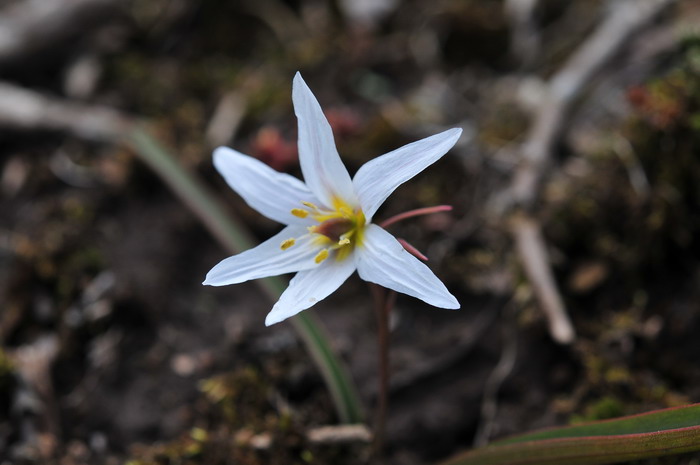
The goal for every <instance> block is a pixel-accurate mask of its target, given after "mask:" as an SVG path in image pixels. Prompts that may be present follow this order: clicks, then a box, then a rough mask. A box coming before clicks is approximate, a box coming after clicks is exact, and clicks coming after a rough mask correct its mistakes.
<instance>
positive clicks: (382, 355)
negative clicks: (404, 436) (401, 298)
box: [370, 284, 396, 457]
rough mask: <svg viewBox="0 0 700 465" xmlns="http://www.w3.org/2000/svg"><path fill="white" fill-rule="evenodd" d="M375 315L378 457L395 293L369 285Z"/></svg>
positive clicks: (386, 398) (386, 399)
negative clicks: (377, 366)
mask: <svg viewBox="0 0 700 465" xmlns="http://www.w3.org/2000/svg"><path fill="white" fill-rule="evenodd" d="M370 288H371V290H372V297H373V298H374V309H375V313H376V315H377V342H378V344H377V345H378V349H379V350H378V351H377V352H378V355H379V391H378V397H377V412H376V418H375V427H374V453H375V455H376V456H377V457H380V456H381V455H382V453H383V450H384V436H385V432H386V417H387V412H388V410H389V373H390V369H389V314H390V313H391V309H392V308H393V307H394V302H395V301H396V292H394V291H391V290H388V289H385V288H383V287H382V286H379V285H377V284H370Z"/></svg>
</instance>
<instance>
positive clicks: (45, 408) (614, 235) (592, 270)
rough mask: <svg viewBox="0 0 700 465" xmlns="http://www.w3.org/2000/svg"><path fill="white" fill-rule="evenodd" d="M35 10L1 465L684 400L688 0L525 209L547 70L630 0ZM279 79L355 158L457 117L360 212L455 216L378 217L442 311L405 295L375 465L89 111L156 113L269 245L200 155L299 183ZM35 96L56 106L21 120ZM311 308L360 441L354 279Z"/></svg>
mask: <svg viewBox="0 0 700 465" xmlns="http://www.w3.org/2000/svg"><path fill="white" fill-rule="evenodd" d="M39 3H41V2H38V3H37V2H32V1H29V0H14V1H8V2H5V4H3V5H0V39H2V37H3V33H4V32H5V31H6V30H8V31H11V32H12V33H13V34H15V35H14V36H12V37H20V38H21V40H20V41H19V42H18V43H19V45H18V44H14V45H13V43H12V41H8V42H7V43H3V42H2V40H0V344H1V346H0V463H2V464H5V463H7V464H24V463H28V464H31V463H55V464H61V465H63V464H65V465H71V464H88V463H89V464H118V463H129V464H131V465H137V464H139V465H146V464H148V465H150V464H200V463H201V464H210V465H217V464H234V463H235V464H307V463H312V464H327V463H333V464H345V463H347V464H355V463H392V464H402V465H404V464H406V465H411V464H423V463H437V462H439V461H440V460H444V459H446V458H448V457H450V456H451V455H453V454H455V453H457V452H459V451H463V450H466V449H468V448H471V447H473V446H475V445H483V444H485V443H487V442H488V441H490V440H492V439H496V438H500V437H504V436H506V435H510V434H516V433H518V432H525V431H529V430H532V429H535V428H541V427H546V426H555V425H565V424H570V423H572V422H580V421H586V420H595V419H603V418H612V417H615V416H620V415H626V414H633V413H638V412H644V411H648V410H653V409H656V408H663V407H670V406H677V405H683V404H687V403H692V402H697V401H698V400H700V368H698V363H697V361H698V359H699V357H700V343H699V342H698V338H697V334H698V331H699V330H700V303H699V302H700V260H699V258H700V239H699V238H700V183H699V182H698V180H700V158H698V157H699V155H698V154H700V79H699V77H700V35H698V29H697V24H700V2H697V1H694V0H681V1H676V2H673V1H669V2H666V5H665V7H664V8H662V9H661V10H660V11H659V12H658V14H656V15H653V16H652V17H650V18H649V19H648V20H647V21H645V22H643V24H640V25H639V27H638V28H637V29H635V30H633V31H630V33H629V34H628V35H627V36H626V37H625V38H624V40H622V41H621V43H620V45H619V47H617V48H616V50H615V53H613V54H612V56H611V57H610V58H609V59H606V60H605V61H604V63H603V64H602V65H601V66H599V67H598V68H596V69H595V72H594V73H593V74H592V75H591V76H590V78H589V79H586V80H585V82H584V83H583V84H582V86H581V88H580V89H578V91H577V92H578V93H577V95H576V98H575V99H573V101H572V102H570V105H569V106H568V107H567V111H565V112H563V114H562V115H561V118H560V120H558V123H557V124H558V128H557V131H556V136H555V137H554V138H553V144H552V147H551V150H550V155H551V156H550V158H549V159H548V160H547V162H546V163H545V164H544V165H543V167H542V171H541V182H539V183H538V185H537V188H536V190H535V191H534V192H533V194H534V200H533V201H531V202H529V203H528V202H525V203H523V204H517V202H516V203H513V201H512V199H511V198H510V197H509V196H511V195H512V191H511V190H509V186H511V183H512V182H513V179H514V176H515V173H517V172H518V170H519V169H520V167H521V166H522V164H523V162H522V150H521V148H522V145H523V143H524V142H525V141H526V140H528V139H527V138H528V137H529V136H528V134H529V132H528V130H529V128H531V127H532V125H533V121H535V120H536V118H537V115H538V112H539V111H540V110H541V108H542V107H544V106H545V105H547V97H546V95H547V94H546V93H547V89H548V87H547V86H548V84H549V83H550V82H551V80H552V78H553V77H556V76H558V73H560V71H561V70H562V69H568V68H567V66H569V65H570V62H569V61H567V60H569V58H570V57H571V56H573V55H574V54H575V53H576V52H577V51H578V50H580V48H581V47H582V46H583V44H585V43H586V40H587V39H589V38H590V37H591V36H593V35H594V34H595V33H596V32H597V31H598V28H599V26H600V25H601V24H603V23H604V22H605V21H606V20H607V19H609V17H610V16H611V15H612V14H613V12H614V10H615V8H616V7H617V6H619V4H620V3H621V2H602V1H589V0H576V1H571V2H558V1H554V0H541V1H539V2H532V3H533V5H534V6H535V8H534V10H532V11H529V12H527V11H520V10H518V5H520V6H522V5H523V4H526V3H528V2H518V1H497V0H488V1H477V0H469V1H456V0H454V1H452V0H435V1H432V2H421V1H418V0H407V1H389V0H383V1H377V2H368V3H367V4H366V5H365V3H364V2H349V1H340V0H338V1H324V0H297V1H282V0H256V1H248V0H245V1H224V0H207V1H204V2H194V1H188V0H131V1H127V2H124V1H109V0H80V1H78V0H70V1H68V0H66V2H65V4H63V6H62V7H60V8H58V9H57V10H56V11H53V12H52V13H51V14H50V15H46V14H44V13H45V12H42V11H41V8H40V7H38V6H37V5H38V4H39ZM51 3H53V2H46V3H45V4H44V5H49V4H51ZM608 3H610V4H608ZM362 5H365V6H364V7H363V6H362ZM367 5H369V6H367ZM46 8H47V9H48V10H50V8H51V7H50V6H47V7H46ZM48 10H47V11H48ZM518 11H520V13H518ZM42 14H43V15H44V16H42ZM66 18H67V19H66ZM13 28H16V29H13ZM8 37H9V36H8ZM608 46H609V47H611V48H612V47H613V45H612V43H609V44H606V46H605V47H608ZM3 47H4V48H3ZM13 47H14V48H13ZM296 71H301V72H302V74H303V75H304V78H305V80H306V82H307V83H308V84H309V86H310V87H311V89H312V90H313V91H314V93H315V94H316V96H317V98H318V100H319V101H320V103H321V105H322V106H323V108H324V110H325V111H326V114H327V116H328V118H329V120H330V122H331V125H332V126H333V129H334V133H335V136H336V142H337V145H338V147H339V151H340V153H341V157H342V158H343V160H344V162H345V163H346V165H347V166H348V169H349V171H350V172H351V173H354V172H355V171H356V170H357V169H358V168H359V167H360V166H361V165H362V164H363V163H364V162H366V161H367V160H370V159H372V158H374V157H375V156H378V155H380V154H382V153H385V152H387V151H389V150H391V149H394V148H396V147H399V146H401V145H403V144H405V143H408V142H411V141H413V140H417V139H420V138H422V137H426V136H428V135H432V134H434V133H437V132H439V131H440V130H443V129H447V128H451V127H461V128H463V130H464V133H463V136H462V138H461V140H460V141H459V142H458V144H457V146H456V147H455V148H454V149H453V150H452V151H451V152H450V153H449V154H448V155H447V156H445V157H444V158H443V159H442V160H441V161H439V162H438V163H437V164H436V165H434V166H432V167H430V168H429V169H428V170H426V171H425V172H424V173H421V174H420V175H419V176H417V177H416V178H415V179H413V180H412V181H411V182H409V183H407V184H406V185H404V186H403V187H401V188H400V189H399V190H397V191H396V193H395V194H394V195H392V197H390V199H389V200H388V201H387V203H386V204H385V205H384V206H383V207H382V209H381V210H380V211H379V213H378V216H379V217H380V218H388V217H390V216H391V215H393V214H396V213H399V212H402V211H405V210H409V209H413V208H420V207H425V206H431V205H438V204H449V205H452V206H453V207H454V210H453V211H452V212H449V213H440V214H436V215H432V216H426V217H422V218H416V219H411V220H408V221H405V222H402V223H399V224H396V225H395V226H392V227H391V232H392V233H393V234H395V235H396V236H397V237H402V238H405V239H406V240H408V241H409V242H410V243H412V244H413V245H415V246H416V247H417V248H418V249H419V250H421V251H422V252H423V253H424V254H426V255H427V256H428V257H429V261H428V266H429V267H430V268H431V269H432V270H433V271H434V272H435V274H436V275H437V276H438V277H440V279H441V280H442V281H443V282H444V283H445V284H446V286H447V287H448V289H450V291H451V292H452V293H453V294H454V295H455V296H456V297H457V298H458V300H459V301H460V303H461V305H462V308H461V310H459V311H447V310H442V309H436V308H432V307H430V306H428V305H427V304H424V303H423V302H421V301H419V300H416V299H413V298H410V297H407V296H399V297H398V300H397V303H396V307H395V309H394V311H393V313H392V320H391V367H392V370H391V371H392V378H391V389H390V411H389V418H388V424H387V444H386V452H385V456H386V459H385V462H382V461H380V460H377V459H373V458H371V447H370V445H369V443H368V441H367V440H366V439H357V440H349V441H345V442H341V443H336V442H328V441H323V440H315V439H314V438H313V434H312V432H313V431H315V430H318V428H320V427H324V426H329V425H336V424H337V423H338V417H337V416H336V413H335V410H334V407H333V402H332V400H331V397H330V395H329V393H328V391H327V389H326V387H325V385H324V382H323V379H322V377H321V375H320V373H319V371H318V369H317V367H316V366H315V365H314V363H313V361H312V359H311V357H310V356H309V354H308V353H307V351H306V350H305V347H304V346H303V344H302V343H301V342H300V341H299V339H298V337H297V335H296V333H295V331H294V329H293V327H292V325H290V324H289V323H288V322H286V323H281V324H278V325H274V326H272V327H269V328H267V327H265V325H264V319H265V315H266V314H267V312H268V311H269V310H270V308H271V306H272V304H273V302H272V301H270V299H269V298H268V297H267V296H266V294H265V293H264V292H263V291H262V290H261V289H260V287H259V285H258V284H256V283H255V282H249V283H244V284H239V285H235V286H228V287H222V288H212V287H204V286H202V285H201V282H202V280H203V278H204V276H205V274H206V273H207V271H208V270H209V269H210V268H211V267H212V266H213V265H215V264H216V263H218V261H220V260H221V259H223V258H224V257H225V256H227V255H228V252H227V251H226V250H225V249H224V248H223V247H222V246H221V244H219V243H218V242H217V241H216V240H215V239H214V237H213V236H212V234H211V233H210V231H208V230H207V228H206V227H205V225H203V224H202V222H201V220H200V219H199V218H198V217H197V215H196V214H195V213H193V211H192V210H191V209H190V208H189V206H188V205H187V204H186V203H185V202H183V200H182V199H181V197H179V196H178V195H176V194H175V193H174V192H173V190H172V189H171V188H170V187H169V186H168V185H167V184H166V183H165V182H164V181H163V179H162V177H161V176H160V175H159V174H158V173H157V172H156V171H153V170H152V169H151V168H150V167H149V166H148V165H147V164H145V163H144V162H143V160H142V159H141V158H139V154H138V153H137V152H136V151H134V150H133V148H130V147H128V146H127V145H126V144H123V143H119V142H115V140H114V139H110V138H109V137H105V136H103V135H100V134H97V132H99V131H97V132H94V131H95V130H94V127H97V126H98V125H99V124H102V122H103V120H102V119H100V118H98V115H102V114H103V113H99V111H102V110H105V109H107V110H108V111H110V112H119V113H118V114H119V115H127V116H126V117H129V118H132V117H133V118H139V119H143V120H147V121H148V122H149V123H150V125H151V126H150V128H151V131H152V133H153V135H154V136H155V137H156V138H157V139H158V140H159V141H160V142H161V143H162V144H164V146H166V147H168V149H169V150H170V151H171V152H172V153H174V154H175V155H176V156H177V160H178V162H179V163H181V164H182V165H183V166H184V167H186V169H187V170H189V171H190V172H192V173H195V174H196V175H198V176H200V177H201V178H202V179H203V181H204V183H205V184H206V185H207V186H209V187H210V188H211V189H213V190H214V192H215V194H216V197H217V198H218V199H220V200H221V201H222V202H224V203H225V205H226V208H227V211H228V212H229V213H230V214H231V215H232V216H234V217H236V218H238V219H239V220H240V221H241V222H242V223H243V224H244V225H245V227H246V228H247V229H248V231H249V232H250V233H251V234H253V235H254V237H256V238H257V239H259V240H263V239H266V238H267V237H269V236H271V235H272V234H274V233H276V232H277V231H278V230H279V226H278V225H276V224H275V223H273V222H272V221H270V220H267V219H265V218H263V217H262V216H260V215H259V214H258V213H256V212H255V211H253V210H252V209H250V208H249V207H248V206H246V205H245V204H244V202H243V201H242V200H241V199H240V198H239V197H238V196H237V195H236V194H235V193H233V192H232V191H230V189H229V188H228V187H227V186H226V185H225V183H224V181H223V180H222V179H221V178H220V177H219V175H218V174H217V173H216V172H215V170H214V168H213V166H212V162H211V151H212V149H213V148H214V147H216V146H218V145H228V146H231V147H235V148H236V149H237V150H240V151H242V152H244V153H248V154H250V155H253V156H256V157H258V158H260V159H261V160H263V161H265V162H266V163H268V164H270V165H271V166H273V167H274V168H275V169H278V170H280V171H285V172H289V173H291V174H294V175H296V176H300V175H301V173H300V170H299V168H298V161H297V154H296V120H295V117H294V112H293V109H292V106H291V80H292V77H293V76H294V73H295V72H296ZM5 87H6V89H5ZM23 91H29V92H30V93H31V96H30V97H31V98H29V97H28V98H26V99H22V98H19V97H18V96H20V95H24V94H22V92H23ZM32 98H36V99H39V100H37V101H39V102H41V101H42V100H40V98H48V99H51V100H50V101H51V102H53V103H52V104H51V105H49V104H45V105H40V106H39V107H38V110H40V111H38V113H39V116H38V117H37V118H34V119H32V117H31V116H23V115H31V114H32V111H31V107H32V100H31V99H32ZM23 105H26V106H27V107H28V108H29V109H28V110H27V112H26V113H23V111H24V107H23ZM52 105H53V106H52ZM71 105H81V106H80V107H79V108H80V111H78V112H74V111H72V110H71V108H72V107H71ZM95 109H100V110H98V111H96V112H94V113H93V110H95ZM110 114H111V113H110ZM115 114H116V113H115ZM51 118H54V119H51ZM93 118H94V119H93ZM107 120H108V121H113V120H111V119H109V118H107ZM92 123H94V126H91V124H92ZM84 127H88V129H85V130H84V131H83V130H81V128H83V129H84ZM100 127H102V126H100ZM90 128H93V129H90ZM91 131H93V132H91ZM96 134H97V135H96ZM522 215H526V216H527V217H528V218H530V219H531V220H533V221H534V223H535V224H536V225H537V228H538V229H539V230H541V231H542V236H543V238H544V241H545V245H546V256H547V259H548V263H549V264H550V265H551V270H552V272H553V276H554V278H555V281H554V284H555V291H556V292H557V293H558V295H560V296H561V298H562V301H563V303H564V306H565V308H566V311H567V313H568V315H569V316H570V319H571V322H572V325H573V328H574V329H575V332H576V337H575V340H573V342H570V343H568V344H561V343H558V342H556V341H555V340H554V339H553V338H552V335H551V334H550V332H549V330H548V327H549V326H548V320H547V318H546V316H545V312H544V311H543V304H542V301H541V300H540V299H539V298H538V296H539V294H538V291H537V283H536V282H534V281H533V277H532V276H531V275H530V274H529V273H528V271H527V263H525V262H524V260H525V259H524V256H523V254H522V252H520V251H519V249H518V247H516V242H515V241H516V237H517V228H518V226H517V225H518V224H519V223H518V218H520V217H521V216H522ZM514 231H515V232H514ZM310 311H312V312H314V313H315V314H316V315H317V316H318V317H319V318H320V320H321V321H322V322H323V324H324V326H325V327H326V329H327V332H328V334H330V335H331V341H332V345H333V347H334V348H335V349H336V350H337V353H338V354H339V356H340V357H341V358H342V359H343V360H344V361H345V362H347V364H348V368H349V372H350V374H351V376H352V378H353V380H354V382H355V383H356V386H357V389H358V391H359V393H360V397H361V400H362V402H363V403H364V407H365V410H366V414H367V425H368V426H369V427H370V428H371V426H372V425H373V420H372V416H373V409H374V406H375V405H376V401H377V390H378V388H377V386H378V373H377V342H376V324H375V315H374V313H373V310H372V300H371V294H370V292H369V289H368V287H367V285H366V283H364V282H362V281H361V280H360V279H359V278H358V277H357V276H356V275H355V276H354V277H352V278H351V279H350V280H349V281H348V282H347V283H346V284H345V285H343V286H342V287H341V288H340V289H339V291H337V292H336V293H335V294H333V295H332V296H330V297H329V298H328V299H326V300H324V301H323V302H321V303H319V304H318V305H316V306H315V307H314V308H313V309H312V310H310ZM645 463H655V464H697V463H700V455H697V454H695V455H693V454H690V455H686V456H680V457H671V458H665V459H657V460H654V461H648V462H645Z"/></svg>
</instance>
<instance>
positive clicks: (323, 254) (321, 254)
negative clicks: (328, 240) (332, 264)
mask: <svg viewBox="0 0 700 465" xmlns="http://www.w3.org/2000/svg"><path fill="white" fill-rule="evenodd" d="M326 258H328V249H323V250H321V251H320V252H319V253H318V254H316V258H314V261H315V262H316V263H321V262H322V261H323V260H325V259H326Z"/></svg>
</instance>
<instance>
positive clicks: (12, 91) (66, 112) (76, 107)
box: [0, 82, 134, 141]
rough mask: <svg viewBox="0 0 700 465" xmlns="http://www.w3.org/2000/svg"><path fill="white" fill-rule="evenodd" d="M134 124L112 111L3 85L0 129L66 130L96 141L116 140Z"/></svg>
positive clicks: (0, 93) (0, 91)
mask: <svg viewBox="0 0 700 465" xmlns="http://www.w3.org/2000/svg"><path fill="white" fill-rule="evenodd" d="M133 125H134V120H133V119H132V118H130V117H128V116H125V115H123V114H121V113H119V112H118V111H116V110H113V109H111V108H107V107H100V106H95V105H84V104H78V103H73V102H71V101H68V100H64V99H60V98H56V97H49V96H46V95H43V94H40V93H38V92H35V91H32V90H29V89H25V88H22V87H18V86H15V85H12V84H9V83H4V82H0V127H4V128H12V129H19V130H25V131H31V130H53V131H63V132H67V133H69V134H73V135H75V136H77V137H80V138H84V139H88V140H93V141H115V140H117V139H119V138H121V137H124V135H125V134H127V133H128V131H129V130H130V129H131V128H132V127H133Z"/></svg>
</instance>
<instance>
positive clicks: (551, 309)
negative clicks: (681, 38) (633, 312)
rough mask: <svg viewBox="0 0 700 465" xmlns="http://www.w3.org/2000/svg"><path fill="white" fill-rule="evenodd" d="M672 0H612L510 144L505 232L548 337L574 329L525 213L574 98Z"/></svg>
mask: <svg viewBox="0 0 700 465" xmlns="http://www.w3.org/2000/svg"><path fill="white" fill-rule="evenodd" d="M674 1H675V0H617V1H616V2H615V5H614V7H613V8H612V10H611V11H610V13H609V15H608V16H607V18H606V19H605V20H604V21H603V22H602V23H601V24H600V26H598V28H597V29H596V30H595V31H594V32H593V33H592V34H591V36H590V37H589V39H588V40H586V41H585V42H584V43H583V44H582V45H581V46H580V47H579V48H578V49H577V50H576V51H575V52H574V54H573V55H572V56H571V57H570V58H569V60H568V61H567V62H566V63H565V64H564V66H563V67H562V68H561V70H559V71H558V72H557V73H556V74H555V75H554V76H553V77H552V79H551V80H550V81H549V83H548V86H547V91H546V94H545V98H544V101H543V103H542V106H541V107H540V109H539V111H538V112H537V113H536V115H535V122H534V123H533V125H532V126H531V128H530V131H529V132H528V134H527V136H526V138H525V141H524V142H523V144H522V145H521V146H520V147H518V148H516V152H517V153H519V154H520V162H519V165H518V167H517V169H516V172H515V174H514V176H513V182H512V184H511V185H510V187H509V191H508V193H507V195H506V199H505V200H506V202H507V204H508V206H510V207H516V208H511V214H510V215H509V227H510V233H511V235H512V236H513V238H514V240H515V242H516V249H517V253H518V256H519V257H520V260H521V262H522V264H523V269H524V271H525V274H526V276H527V278H528V280H529V281H530V283H531V284H532V286H533V290H534V292H535V295H536V297H537V299H538V301H539V303H540V305H541V307H542V309H543V311H544V312H545V315H546V316H547V318H548V320H549V329H550V334H551V336H552V338H553V339H554V340H555V341H557V342H560V343H563V344H565V343H570V342H572V341H573V340H574V337H575V332H574V329H573V326H572V324H571V321H570V319H569V317H568V315H567V312H566V307H565V306H564V302H563V299H562V297H561V295H560V293H559V290H558V287H557V285H556V281H555V280H554V274H553V272H552V270H551V266H550V263H549V259H548V256H547V250H546V244H545V240H544V237H543V236H542V232H541V228H540V226H539V224H538V222H537V220H536V219H535V218H534V217H533V216H532V215H531V214H530V213H528V212H529V211H530V210H531V209H532V207H533V205H534V204H535V201H536V200H537V198H538V197H539V193H540V189H541V184H542V180H543V178H544V177H545V174H546V172H547V170H548V168H549V164H550V163H551V158H552V151H553V147H554V144H555V143H556V142H557V140H559V138H560V137H561V136H562V133H563V132H564V131H563V128H564V127H565V122H566V121H567V117H568V116H569V114H570V112H571V108H572V106H573V103H574V102H575V100H576V99H577V98H578V97H579V96H580V95H581V93H582V91H583V90H584V88H585V87H586V85H587V84H588V83H589V81H590V79H591V77H592V76H594V75H595V74H596V73H597V72H599V71H600V70H601V69H602V68H603V66H604V65H605V64H607V63H608V62H609V61H610V59H611V58H612V57H613V56H614V55H615V54H617V53H618V52H619V51H620V50H621V49H622V47H623V46H624V45H625V44H626V42H627V40H628V39H629V38H630V36H631V35H632V34H633V33H634V32H635V31H637V30H639V29H640V28H642V27H643V26H644V25H645V24H647V23H649V22H650V21H651V20H652V19H653V18H654V17H656V15H657V14H658V13H659V12H660V11H661V10H662V9H663V8H665V7H668V6H669V5H671V4H672V3H674Z"/></svg>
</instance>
